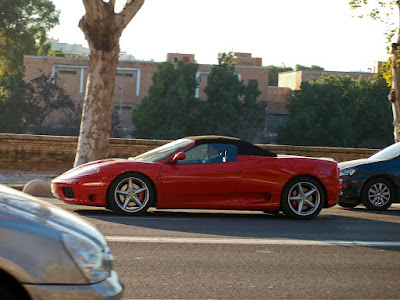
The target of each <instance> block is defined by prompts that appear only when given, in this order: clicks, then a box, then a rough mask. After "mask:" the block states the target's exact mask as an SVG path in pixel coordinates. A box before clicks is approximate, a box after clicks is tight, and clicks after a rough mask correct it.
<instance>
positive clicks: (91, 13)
mask: <svg viewBox="0 0 400 300" xmlns="http://www.w3.org/2000/svg"><path fill="white" fill-rule="evenodd" d="M115 1H116V0H109V1H108V2H104V1H103V0H83V4H84V6H85V10H86V14H85V15H84V16H83V17H82V19H81V20H80V22H79V27H80V28H81V29H82V31H83V32H84V34H85V38H86V40H87V41H88V43H89V49H90V50H89V75H88V81H87V86H86V93H85V99H84V103H83V109H82V120H81V127H80V132H79V140H78V148H77V153H76V156H75V163H74V166H78V165H81V164H84V163H86V162H89V161H93V160H98V159H102V158H107V157H108V148H109V139H110V131H111V117H112V100H113V99H112V97H113V93H114V86H115V73H116V67H117V63H118V56H119V39H120V36H121V34H122V31H123V30H124V28H125V27H126V26H127V25H128V24H129V22H130V21H131V20H132V18H133V17H134V16H135V15H136V13H137V12H138V11H139V9H140V8H141V7H142V5H143V3H144V0H127V2H126V4H125V7H124V9H123V10H122V11H121V12H120V13H115V12H114V8H115Z"/></svg>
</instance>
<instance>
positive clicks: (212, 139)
mask: <svg viewBox="0 0 400 300" xmlns="http://www.w3.org/2000/svg"><path fill="white" fill-rule="evenodd" d="M185 139H189V140H192V141H194V142H195V143H196V145H201V144H210V143H216V144H231V145H235V146H236V147H237V148H238V153H237V154H238V155H259V156H272V157H276V156H277V155H276V154H275V153H273V152H270V151H268V150H265V149H262V148H260V147H257V146H255V145H253V144H250V143H248V142H245V141H243V140H241V139H238V138H233V137H228V136H218V135H204V136H189V137H185Z"/></svg>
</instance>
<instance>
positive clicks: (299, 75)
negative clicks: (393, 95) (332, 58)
mask: <svg viewBox="0 0 400 300" xmlns="http://www.w3.org/2000/svg"><path fill="white" fill-rule="evenodd" d="M323 74H326V75H334V76H350V77H352V78H354V79H358V78H359V77H360V76H362V77H367V78H371V77H373V76H375V73H368V72H336V71H308V70H304V71H288V72H281V73H279V74H278V87H285V88H290V89H291V90H292V91H296V90H300V87H301V83H302V82H304V81H309V80H318V79H319V78H321V76H322V75H323Z"/></svg>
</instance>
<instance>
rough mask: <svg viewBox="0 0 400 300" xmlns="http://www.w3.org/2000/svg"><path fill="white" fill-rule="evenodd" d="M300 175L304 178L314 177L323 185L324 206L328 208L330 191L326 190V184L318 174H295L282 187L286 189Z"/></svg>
mask: <svg viewBox="0 0 400 300" xmlns="http://www.w3.org/2000/svg"><path fill="white" fill-rule="evenodd" d="M300 177H302V178H311V179H313V180H316V181H317V182H318V183H319V184H320V185H321V186H322V191H323V193H324V205H323V207H324V208H327V207H328V201H327V199H328V198H327V197H328V193H327V191H326V188H325V185H324V184H323V183H322V182H321V180H319V178H318V177H316V176H314V175H310V174H300V175H296V176H293V177H292V178H290V179H289V180H288V181H286V183H285V185H284V186H283V188H282V191H283V190H284V189H285V187H286V186H287V185H288V184H289V183H290V182H291V181H292V180H296V179H297V178H300Z"/></svg>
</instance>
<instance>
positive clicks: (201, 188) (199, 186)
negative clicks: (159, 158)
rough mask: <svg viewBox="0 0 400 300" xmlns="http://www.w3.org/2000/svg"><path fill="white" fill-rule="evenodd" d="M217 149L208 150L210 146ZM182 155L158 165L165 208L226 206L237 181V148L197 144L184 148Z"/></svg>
mask: <svg viewBox="0 0 400 300" xmlns="http://www.w3.org/2000/svg"><path fill="white" fill-rule="evenodd" d="M212 147H214V148H218V149H217V150H215V149H214V151H210V149H211V148H212ZM185 155H186V158H185V159H184V160H182V161H178V162H177V163H176V164H165V165H163V166H162V167H161V182H162V187H163V192H164V203H158V207H160V208H161V207H164V208H166V207H169V208H215V209H217V208H218V209H224V208H229V207H230V204H231V200H232V198H233V197H235V194H236V192H237V190H238V186H239V184H240V181H241V173H242V167H241V162H240V161H238V160H237V148H236V146H235V145H230V144H201V145H197V146H195V147H193V148H190V149H188V150H186V151H185Z"/></svg>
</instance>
